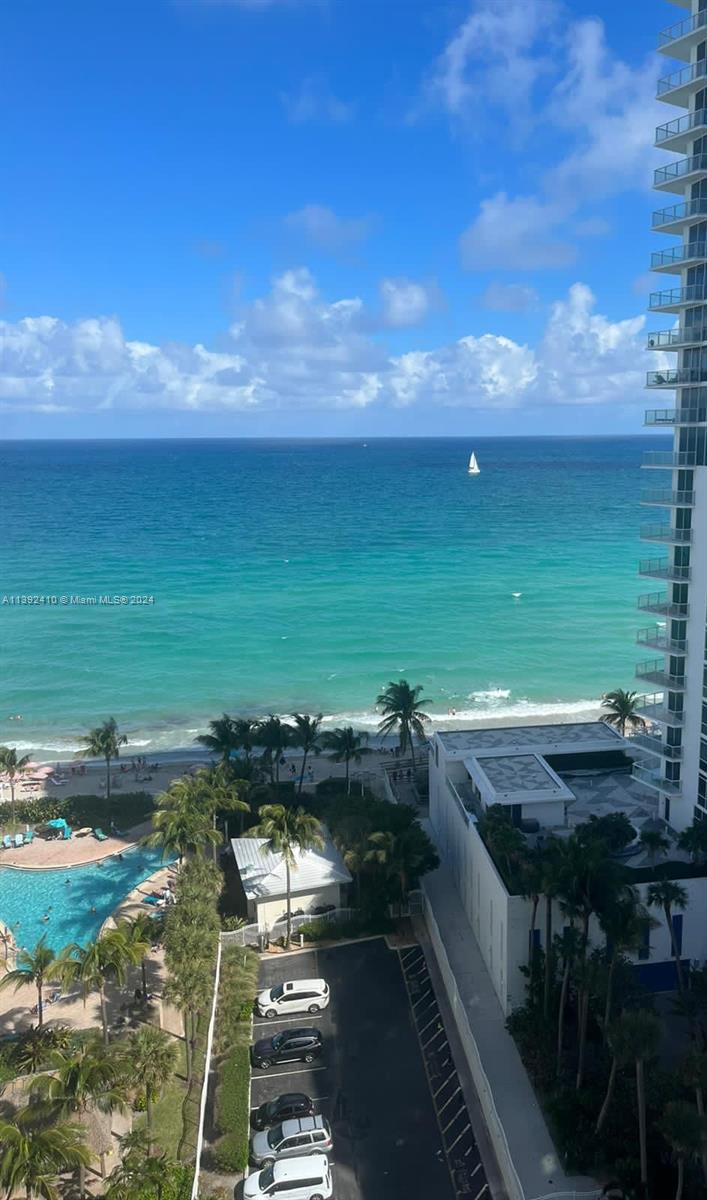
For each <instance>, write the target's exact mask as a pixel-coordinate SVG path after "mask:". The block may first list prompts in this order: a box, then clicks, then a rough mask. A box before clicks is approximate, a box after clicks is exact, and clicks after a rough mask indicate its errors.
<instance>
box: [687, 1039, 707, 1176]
mask: <svg viewBox="0 0 707 1200" xmlns="http://www.w3.org/2000/svg"><path fill="white" fill-rule="evenodd" d="M680 1077H681V1079H682V1081H683V1083H684V1084H685V1086H686V1087H689V1088H694V1091H695V1104H696V1105H697V1112H698V1113H699V1115H700V1116H701V1117H702V1118H703V1119H704V1116H705V1089H707V1054H706V1053H705V1051H704V1050H702V1049H696V1048H694V1047H693V1049H692V1050H690V1051H689V1053H688V1054H686V1055H685V1058H684V1059H683V1060H682V1062H681V1064H680ZM701 1157H702V1174H703V1176H704V1179H705V1182H707V1141H706V1142H705V1145H704V1146H703V1149H702V1155H701Z"/></svg>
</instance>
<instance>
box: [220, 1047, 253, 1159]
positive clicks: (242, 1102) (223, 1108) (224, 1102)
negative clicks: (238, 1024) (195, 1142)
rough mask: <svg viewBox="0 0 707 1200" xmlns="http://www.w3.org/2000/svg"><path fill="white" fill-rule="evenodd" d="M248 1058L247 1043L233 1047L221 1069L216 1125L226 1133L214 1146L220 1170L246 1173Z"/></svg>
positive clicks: (248, 1126)
mask: <svg viewBox="0 0 707 1200" xmlns="http://www.w3.org/2000/svg"><path fill="white" fill-rule="evenodd" d="M249 1081H250V1059H249V1054H248V1045H247V1043H246V1042H244V1043H242V1044H241V1045H239V1046H234V1048H233V1049H232V1050H231V1052H230V1054H229V1056H228V1058H227V1059H226V1061H225V1062H224V1063H223V1064H222V1066H221V1069H220V1079H219V1084H218V1088H217V1091H216V1124H217V1126H218V1128H219V1129H222V1130H225V1131H226V1132H224V1133H223V1135H222V1136H221V1137H220V1138H219V1139H218V1141H217V1142H216V1144H215V1145H214V1147H213V1152H214V1158H215V1159H216V1162H217V1164H218V1166H219V1167H220V1168H221V1170H223V1171H233V1172H235V1171H245V1169H246V1167H247V1166H248V1131H249V1128H250V1112H249V1110H248V1084H249Z"/></svg>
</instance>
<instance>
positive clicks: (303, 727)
mask: <svg viewBox="0 0 707 1200" xmlns="http://www.w3.org/2000/svg"><path fill="white" fill-rule="evenodd" d="M292 719H293V721H294V723H295V724H294V728H293V730H292V735H291V738H292V745H293V746H299V747H300V749H301V750H302V752H303V753H302V769H301V771H300V773H299V784H298V786H297V795H298V796H301V795H302V784H303V783H304V770H305V767H306V766H307V756H308V755H309V754H312V753H313V754H320V753H321V746H320V744H319V738H320V732H319V730H320V726H321V723H322V714H321V713H317V715H316V717H309V716H307V714H306V713H294V714H293V718H292Z"/></svg>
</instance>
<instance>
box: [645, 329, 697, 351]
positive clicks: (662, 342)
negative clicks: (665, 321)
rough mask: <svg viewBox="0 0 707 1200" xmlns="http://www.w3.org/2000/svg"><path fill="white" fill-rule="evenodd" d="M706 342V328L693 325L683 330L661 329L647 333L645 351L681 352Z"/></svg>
mask: <svg viewBox="0 0 707 1200" xmlns="http://www.w3.org/2000/svg"><path fill="white" fill-rule="evenodd" d="M703 342H707V326H705V325H695V326H692V327H691V328H684V329H663V330H660V331H659V332H657V333H649V334H648V341H647V343H646V350H682V349H683V348H684V347H687V346H699V345H701V344H702V343H703Z"/></svg>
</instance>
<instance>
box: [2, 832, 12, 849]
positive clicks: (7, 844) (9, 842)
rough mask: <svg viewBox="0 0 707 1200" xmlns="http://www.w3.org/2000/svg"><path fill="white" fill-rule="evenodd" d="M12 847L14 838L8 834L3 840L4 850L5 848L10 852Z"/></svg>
mask: <svg viewBox="0 0 707 1200" xmlns="http://www.w3.org/2000/svg"><path fill="white" fill-rule="evenodd" d="M11 846H12V838H11V837H10V834H9V833H6V834H5V836H4V838H3V839H2V848H3V850H9V849H10V848H11Z"/></svg>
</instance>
